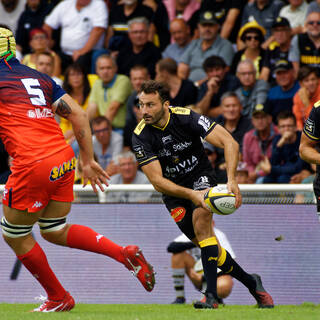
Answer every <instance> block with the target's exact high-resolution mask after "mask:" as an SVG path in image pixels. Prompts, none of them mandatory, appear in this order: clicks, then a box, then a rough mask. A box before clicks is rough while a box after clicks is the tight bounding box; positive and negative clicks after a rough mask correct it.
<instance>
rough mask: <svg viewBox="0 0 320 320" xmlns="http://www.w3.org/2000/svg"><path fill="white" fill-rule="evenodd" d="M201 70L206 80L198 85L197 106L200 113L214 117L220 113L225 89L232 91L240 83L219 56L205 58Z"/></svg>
mask: <svg viewBox="0 0 320 320" xmlns="http://www.w3.org/2000/svg"><path fill="white" fill-rule="evenodd" d="M203 70H204V71H205V72H206V75H207V80H206V81H205V82H203V83H202V84H201V85H200V87H199V93H198V102H197V108H198V109H199V110H201V113H202V114H204V115H206V116H209V117H212V118H216V117H217V116H219V115H220V114H221V113H222V107H221V106H220V104H221V101H220V99H221V96H222V95H223V94H224V93H225V92H227V91H234V90H235V89H236V88H238V87H239V86H240V83H239V80H238V79H237V78H236V77H235V76H234V75H232V74H230V73H228V67H227V65H226V63H225V62H224V60H223V58H221V57H219V56H211V57H208V58H206V59H205V60H204V62H203Z"/></svg>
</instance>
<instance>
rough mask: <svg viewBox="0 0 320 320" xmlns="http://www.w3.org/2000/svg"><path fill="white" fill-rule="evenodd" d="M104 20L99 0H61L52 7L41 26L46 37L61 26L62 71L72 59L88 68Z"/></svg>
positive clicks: (101, 40)
mask: <svg viewBox="0 0 320 320" xmlns="http://www.w3.org/2000/svg"><path fill="white" fill-rule="evenodd" d="M66 13H67V14H66ZM70 21H72V23H70ZM107 23H108V9H107V5H106V4H105V2H104V1H102V0H94V1H93V0H70V1H61V2H60V3H59V4H58V5H57V6H56V7H55V8H54V9H53V10H52V12H51V13H50V14H49V15H48V16H47V17H46V19H45V23H44V25H43V28H44V29H45V30H46V32H47V33H48V35H49V38H50V39H51V38H52V31H53V30H55V29H58V28H61V40H60V47H61V52H60V57H61V59H62V71H64V70H65V69H66V68H67V67H68V65H69V64H71V63H72V62H75V61H77V62H79V63H80V64H82V65H83V66H84V67H85V68H86V72H87V73H89V72H90V71H91V61H92V55H93V53H94V50H98V49H101V48H102V47H103V43H104V34H105V31H106V28H107Z"/></svg>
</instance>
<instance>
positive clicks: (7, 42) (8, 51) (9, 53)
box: [0, 28, 16, 60]
mask: <svg viewBox="0 0 320 320" xmlns="http://www.w3.org/2000/svg"><path fill="white" fill-rule="evenodd" d="M4 56H6V60H9V59H11V58H13V57H15V56H16V40H15V39H14V36H13V33H12V31H10V30H9V29H6V28H0V58H3V57H4Z"/></svg>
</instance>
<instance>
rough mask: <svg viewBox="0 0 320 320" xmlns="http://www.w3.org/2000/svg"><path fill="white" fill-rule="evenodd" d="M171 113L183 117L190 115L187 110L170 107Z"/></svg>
mask: <svg viewBox="0 0 320 320" xmlns="http://www.w3.org/2000/svg"><path fill="white" fill-rule="evenodd" d="M171 111H172V112H173V113H175V114H184V115H188V114H190V109H188V108H183V107H175V108H173V107H171Z"/></svg>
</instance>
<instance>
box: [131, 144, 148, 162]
mask: <svg viewBox="0 0 320 320" xmlns="http://www.w3.org/2000/svg"><path fill="white" fill-rule="evenodd" d="M133 152H134V154H135V155H136V158H137V160H138V161H141V160H145V159H146V158H147V155H146V152H145V151H144V149H143V147H142V146H134V147H133Z"/></svg>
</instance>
